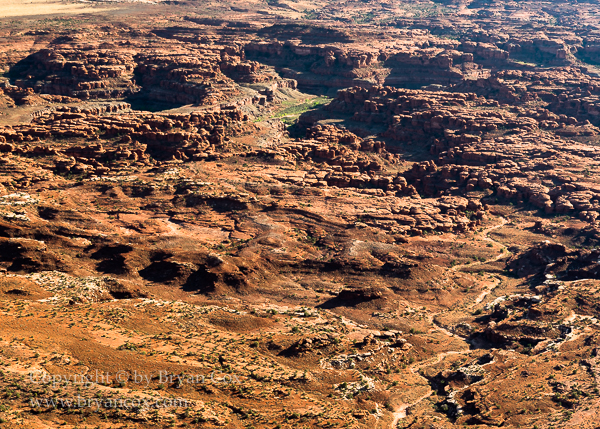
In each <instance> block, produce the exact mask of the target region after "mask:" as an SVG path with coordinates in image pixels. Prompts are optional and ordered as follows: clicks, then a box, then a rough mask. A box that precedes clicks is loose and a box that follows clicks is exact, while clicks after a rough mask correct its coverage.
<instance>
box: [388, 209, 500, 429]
mask: <svg viewBox="0 0 600 429" xmlns="http://www.w3.org/2000/svg"><path fill="white" fill-rule="evenodd" d="M500 220H501V222H500V223H499V224H498V225H494V226H491V227H488V228H486V229H484V230H483V231H481V234H482V235H483V237H482V238H483V240H484V241H489V242H492V243H495V244H497V245H499V246H501V247H504V245H503V244H502V243H499V242H497V241H496V240H494V239H492V238H490V237H488V234H489V233H490V232H492V231H493V230H495V229H498V228H502V227H503V226H504V225H506V224H507V223H508V220H507V219H506V218H504V217H501V218H500ZM506 255H507V253H506V252H501V253H500V254H499V255H498V256H496V257H495V258H494V259H491V260H487V261H484V262H477V263H473V264H462V265H456V266H454V267H452V270H454V271H456V270H458V269H460V268H462V267H467V266H468V267H473V266H476V265H481V264H484V263H489V262H491V261H497V260H499V259H502V258H503V257H506ZM499 285H500V280H499V279H494V280H493V281H491V282H490V285H489V286H488V287H487V288H486V289H485V290H484V291H483V292H481V294H479V296H477V298H476V299H475V302H474V303H473V304H471V305H470V306H469V307H468V308H472V307H474V306H475V305H477V304H479V303H481V302H482V301H483V300H484V299H485V297H486V296H487V295H489V294H490V292H491V291H492V290H494V289H495V288H496V287H498V286H499ZM440 313H441V312H438V313H432V314H430V315H428V318H429V319H430V320H429V321H430V322H431V323H432V324H433V325H434V326H435V327H436V328H437V329H438V330H439V331H441V332H443V333H444V334H446V335H447V336H449V337H453V338H456V337H457V335H456V334H454V333H452V332H450V331H448V330H447V329H445V328H444V327H442V326H439V325H438V324H436V323H435V321H434V318H435V316H437V315H438V314H440ZM465 345H466V343H465ZM470 351H471V350H470V349H469V348H468V346H467V348H466V349H465V350H461V351H447V352H442V353H438V354H437V355H436V356H434V357H432V358H430V359H427V360H425V361H423V362H420V363H418V364H415V365H413V366H412V367H410V372H412V373H413V374H415V375H419V373H418V371H419V370H420V369H421V368H424V367H426V366H429V365H434V364H437V363H440V362H441V361H442V360H444V359H445V358H446V357H447V356H450V355H455V354H465V353H468V352H470ZM419 376H420V375H419ZM420 377H421V376H420ZM423 379H424V380H426V379H425V378H424V377H423ZM432 394H433V390H432V389H429V391H428V392H427V393H426V394H424V395H423V396H421V397H419V398H418V399H417V400H415V401H413V402H411V403H404V404H401V405H400V406H399V407H397V408H396V410H395V411H394V413H393V414H392V415H393V420H392V424H391V426H390V428H392V429H395V428H396V427H397V425H398V423H399V422H400V420H402V419H404V418H406V410H408V409H409V408H411V407H414V406H415V405H417V404H419V403H421V402H422V401H424V400H425V399H427V398H429V397H430V396H431V395H432Z"/></svg>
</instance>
